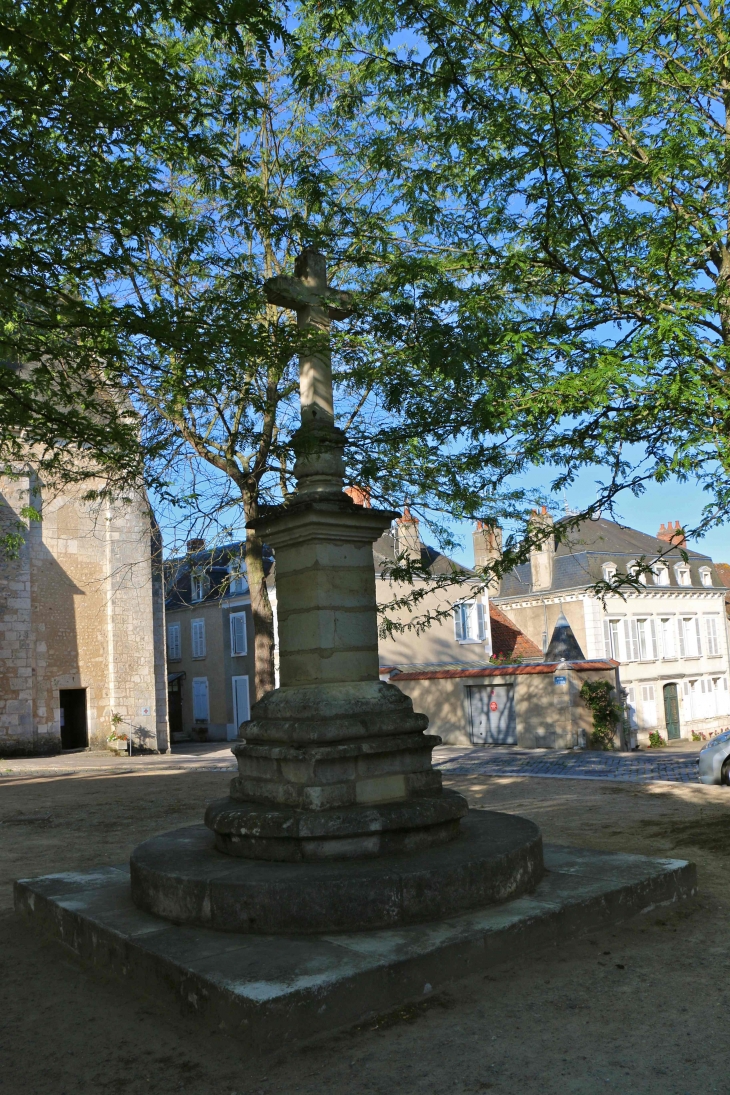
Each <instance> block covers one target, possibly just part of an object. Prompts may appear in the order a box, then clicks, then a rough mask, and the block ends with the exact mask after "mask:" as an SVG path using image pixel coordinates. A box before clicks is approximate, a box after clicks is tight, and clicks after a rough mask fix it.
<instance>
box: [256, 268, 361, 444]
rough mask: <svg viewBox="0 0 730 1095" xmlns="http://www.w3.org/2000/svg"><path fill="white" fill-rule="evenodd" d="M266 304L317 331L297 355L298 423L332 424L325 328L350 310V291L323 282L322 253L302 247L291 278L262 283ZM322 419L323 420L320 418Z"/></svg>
mask: <svg viewBox="0 0 730 1095" xmlns="http://www.w3.org/2000/svg"><path fill="white" fill-rule="evenodd" d="M264 292H265V293H266V299H267V300H268V302H269V304H277V305H278V306H279V307H280V308H291V309H292V311H294V312H296V313H297V327H298V328H299V329H300V330H301V331H311V332H312V333H315V334H318V333H321V336H322V337H321V339H320V340H318V344H317V346H316V348H313V349H308V350H305V351H304V352H303V353H301V354H300V355H299V398H300V403H301V415H302V426H303V427H306V426H309V425H313V424H314V423H315V422H316V423H319V424H324V423H328V424H329V423H334V401H333V395H332V355H331V353H330V346H329V328H330V322H331V321H332V320H333V319H345V318H346V317H347V316H348V315H350V313H351V310H352V309H351V306H350V294H349V293H345V292H342V291H341V290H338V289H332V288H330V286H328V285H327V265H326V262H325V258H324V255H321V254H320V253H319V252H318V251H314V250H312V249H311V248H306V249H305V250H304V251H302V253H301V255H299V257H298V258H297V260H296V262H295V264H294V277H289V276H287V275H286V274H279V276H278V277H274V278H268V280H267V281H265V282H264ZM322 420H324V423H323V421H322Z"/></svg>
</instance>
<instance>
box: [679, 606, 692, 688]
mask: <svg viewBox="0 0 730 1095" xmlns="http://www.w3.org/2000/svg"><path fill="white" fill-rule="evenodd" d="M677 635H678V636H679V656H680V658H684V657H685V651H686V646H687V644H686V643H685V638H684V620H681V619H680V620H677ZM684 683H685V684H687V681H685V682H684ZM685 691H686V692H687V693H688V691H689V686H688V687H687V689H685Z"/></svg>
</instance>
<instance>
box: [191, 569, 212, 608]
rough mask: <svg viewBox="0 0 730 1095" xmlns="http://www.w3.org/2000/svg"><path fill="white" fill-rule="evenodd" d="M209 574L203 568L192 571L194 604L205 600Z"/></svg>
mask: <svg viewBox="0 0 730 1095" xmlns="http://www.w3.org/2000/svg"><path fill="white" fill-rule="evenodd" d="M206 579H207V576H206V574H205V572H204V571H202V570H193V571H191V572H190V601H191V603H192V604H198V603H199V602H200V601H204V600H205V597H206V594H207V592H208V583H207V580H206Z"/></svg>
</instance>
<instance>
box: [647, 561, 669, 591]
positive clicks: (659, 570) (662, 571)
mask: <svg viewBox="0 0 730 1095" xmlns="http://www.w3.org/2000/svg"><path fill="white" fill-rule="evenodd" d="M651 572H652V574H653V575H654V585H655V586H668V585H669V568H668V567H666V566H665V565H664V563H655V564H654V566H653V567H652V568H651Z"/></svg>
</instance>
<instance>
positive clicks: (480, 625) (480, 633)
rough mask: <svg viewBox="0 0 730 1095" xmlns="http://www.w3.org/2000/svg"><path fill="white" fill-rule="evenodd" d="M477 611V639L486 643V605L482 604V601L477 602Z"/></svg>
mask: <svg viewBox="0 0 730 1095" xmlns="http://www.w3.org/2000/svg"><path fill="white" fill-rule="evenodd" d="M476 610H477V638H478V639H479V640H480V641H481V642H483V641H484V605H483V604H482V603H481V601H477V604H476Z"/></svg>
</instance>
